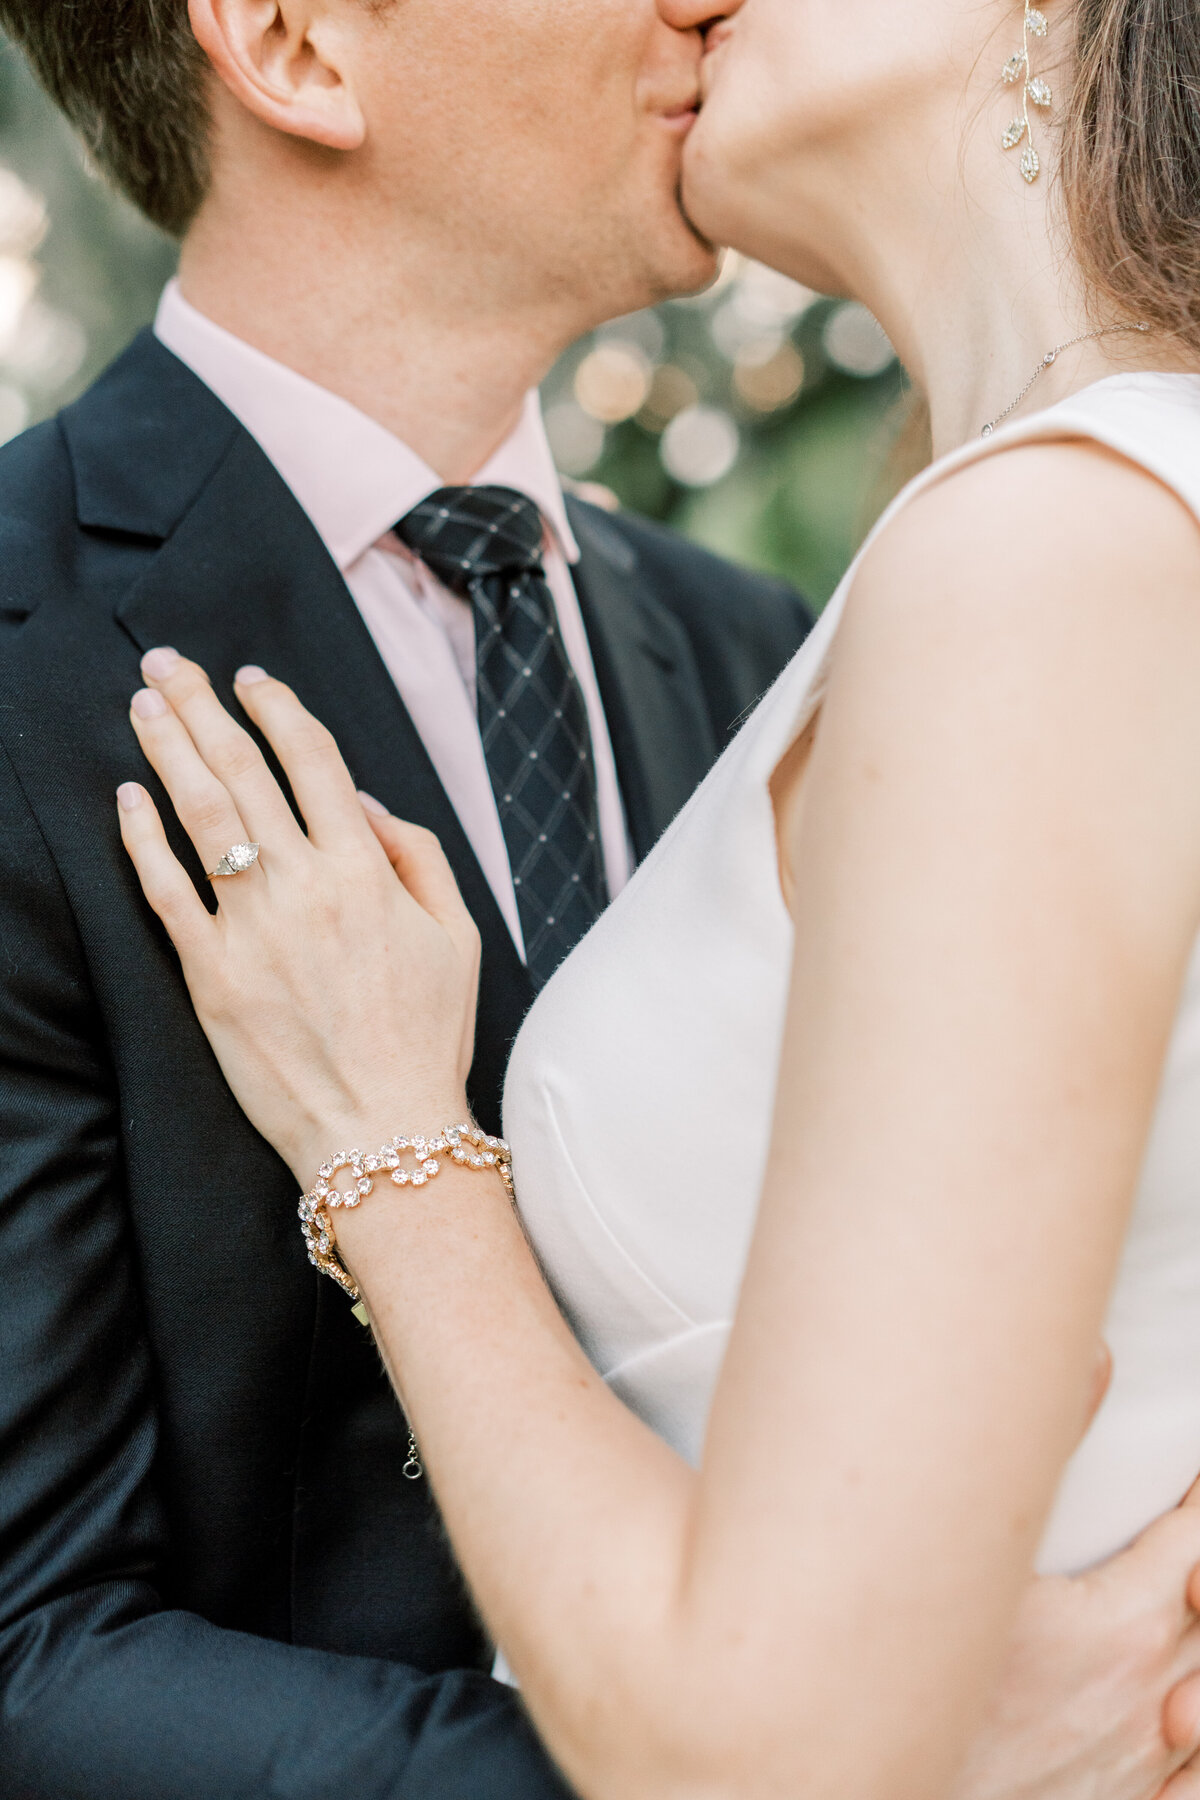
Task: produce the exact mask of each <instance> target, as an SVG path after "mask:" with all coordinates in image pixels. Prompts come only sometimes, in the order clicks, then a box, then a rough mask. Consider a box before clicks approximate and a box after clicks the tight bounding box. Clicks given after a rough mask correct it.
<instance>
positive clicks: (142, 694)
mask: <svg viewBox="0 0 1200 1800" xmlns="http://www.w3.org/2000/svg"><path fill="white" fill-rule="evenodd" d="M133 710H134V712H135V713H136V714H137V716H138V718H139V719H161V718H162V716H163V714H164V713H165V712H166V710H167V703H166V701H165V700H164V699H163V697H162V695H161V694H156V693H155V691H154V689H153V688H139V689H138V691H137V693H136V694H135V695H134V696H133Z"/></svg>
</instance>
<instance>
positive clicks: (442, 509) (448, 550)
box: [396, 487, 607, 988]
mask: <svg viewBox="0 0 1200 1800" xmlns="http://www.w3.org/2000/svg"><path fill="white" fill-rule="evenodd" d="M396 531H397V534H398V536H399V537H400V538H401V539H402V540H403V542H404V543H406V544H407V545H408V546H409V548H410V549H411V550H412V551H413V552H414V553H415V554H416V555H417V556H419V557H420V558H421V560H422V562H424V563H425V564H426V566H427V567H428V568H429V569H430V570H431V571H432V572H433V574H434V575H436V576H437V578H438V580H439V581H441V582H443V583H444V585H445V586H446V587H448V588H450V589H451V591H452V592H454V593H456V594H461V595H462V596H463V598H464V599H467V600H469V601H470V603H471V607H472V610H473V612H474V615H475V662H476V685H477V693H478V715H479V730H480V735H481V737H482V739H483V748H484V754H485V756H486V758H487V766H488V773H489V775H490V776H491V781H492V791H493V793H494V795H495V798H496V805H497V808H498V810H499V813H500V823H501V825H502V826H503V829H504V841H505V844H506V846H507V848H508V858H509V863H510V865H511V868H512V876H513V884H514V888H515V891H516V895H517V906H518V909H519V912H520V916H521V930H522V932H523V934H524V938H525V955H526V961H527V963H528V965H529V971H530V974H531V976H532V977H533V981H534V985H535V986H536V987H539V988H540V987H542V986H543V985H544V983H545V982H546V981H547V980H548V979H549V977H550V976H551V975H552V974H553V972H554V970H555V969H556V968H557V967H558V965H559V963H560V962H561V961H562V959H563V958H564V957H565V956H566V955H567V953H568V952H569V951H570V950H572V949H573V948H574V947H575V945H576V944H577V943H578V942H579V939H580V938H581V937H582V936H583V934H584V932H585V931H587V930H588V928H589V926H591V925H593V924H594V923H595V921H596V919H597V918H598V917H599V915H600V913H601V911H602V910H603V908H604V905H605V902H606V900H607V890H606V886H605V877H604V863H603V854H602V850H601V844H600V823H599V810H598V805H597V798H596V768H595V760H594V757H593V754H592V741H591V733H590V731H589V729H588V719H587V707H586V705H585V702H584V698H583V694H582V692H581V690H580V687H579V682H578V680H577V679H576V676H575V671H574V670H573V669H572V667H571V664H570V661H569V659H568V657H567V653H566V650H565V649H564V647H563V642H562V637H561V635H560V633H559V629H558V620H557V616H556V613H555V609H554V597H553V595H552V594H551V592H550V589H549V586H548V585H547V582H546V575H545V570H544V568H543V566H542V539H543V526H542V517H541V514H540V513H539V511H538V509H537V507H536V506H535V504H534V503H533V501H532V500H530V499H529V498H528V497H527V496H526V495H524V494H519V493H517V492H516V491H515V490H514V489H512V488H502V487H483V488H443V489H441V490H440V491H439V492H438V493H436V494H431V495H430V497H429V499H428V500H425V501H422V503H421V505H420V506H418V507H415V508H414V509H413V511H412V512H411V513H409V515H408V517H407V518H405V519H403V520H401V522H400V524H399V525H398V526H397V527H396Z"/></svg>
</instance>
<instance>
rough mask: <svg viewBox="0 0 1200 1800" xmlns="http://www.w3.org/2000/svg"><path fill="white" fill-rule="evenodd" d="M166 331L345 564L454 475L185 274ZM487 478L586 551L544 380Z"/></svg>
mask: <svg viewBox="0 0 1200 1800" xmlns="http://www.w3.org/2000/svg"><path fill="white" fill-rule="evenodd" d="M154 331H155V335H156V337H157V338H158V339H159V342H160V343H162V344H164V345H165V346H166V348H167V349H168V350H170V351H171V352H172V353H173V354H174V355H175V356H177V357H178V358H179V360H180V361H181V362H184V363H186V364H187V365H188V367H189V368H190V369H191V370H192V371H193V373H194V374H196V375H198V376H199V377H200V379H201V381H203V382H204V383H205V385H206V386H207V387H209V388H211V389H212V391H213V393H214V394H216V396H217V398H218V400H221V401H222V402H223V403H224V404H225V405H226V406H227V407H228V408H229V410H230V412H231V413H233V414H234V416H235V417H236V418H237V419H238V420H240V422H241V423H242V424H243V425H244V426H245V428H246V430H247V431H248V432H249V433H250V435H251V437H253V438H255V439H256V440H257V442H258V443H259V445H260V446H261V448H262V449H263V450H264V451H265V452H266V454H267V456H269V457H270V459H271V461H272V462H273V463H274V465H275V467H276V469H278V471H279V473H280V475H281V476H282V477H283V479H284V481H286V482H287V484H288V486H289V487H290V488H291V490H292V492H293V494H295V496H296V499H297V500H298V501H299V502H300V505H301V506H302V507H303V508H304V510H305V512H306V513H307V514H308V516H309V518H310V519H311V520H312V523H313V525H314V526H315V528H316V530H317V532H318V533H319V534H320V537H321V539H322V540H323V542H324V544H325V546H326V548H327V549H328V551H329V553H330V555H331V556H332V557H333V559H334V561H335V562H336V563H337V565H338V568H339V569H340V570H341V571H342V573H343V574H345V572H346V571H347V570H348V569H349V568H351V567H352V566H353V564H354V563H356V562H357V561H358V559H359V557H360V556H362V555H363V554H364V552H365V551H367V550H369V549H370V548H371V546H372V545H373V544H377V543H378V542H379V541H380V539H381V538H384V537H386V536H387V534H388V533H389V532H390V531H391V529H392V527H393V526H394V525H396V524H397V523H398V521H399V520H401V519H402V518H404V517H405V515H406V514H407V513H410V512H411V511H412V509H413V507H414V506H417V505H419V504H420V502H421V501H422V500H426V499H428V497H429V495H430V494H432V493H435V492H436V491H437V489H438V488H440V487H444V486H445V483H444V482H443V481H442V479H441V478H440V476H438V475H437V474H435V473H434V471H433V470H432V469H431V468H430V467H429V465H428V464H427V463H426V462H424V461H423V459H422V458H421V457H419V456H418V455H417V453H416V451H415V450H410V449H409V447H408V445H407V444H405V443H403V442H402V441H401V440H400V439H399V438H398V437H396V436H395V435H394V434H393V433H392V432H390V431H388V430H387V429H386V428H385V427H384V426H383V425H380V424H379V423H378V422H377V421H376V420H374V419H372V418H369V417H368V415H367V414H366V413H364V412H360V411H359V409H358V407H356V406H352V405H351V404H350V402H349V401H348V400H343V399H342V398H341V397H340V395H338V394H334V393H331V392H330V391H329V389H328V388H323V387H320V386H318V384H317V383H316V382H314V381H309V380H308V378H307V377H306V376H304V375H298V374H297V373H296V371H295V370H294V369H289V368H288V367H287V366H286V364H284V363H281V362H277V361H276V360H275V358H274V357H271V356H267V355H266V354H265V353H264V352H263V351H261V350H256V349H255V348H254V347H253V346H252V345H251V344H247V343H245V342H244V341H243V339H241V338H239V337H235V336H234V334H233V333H232V332H230V331H226V330H225V329H224V327H223V326H221V325H216V324H214V323H213V321H212V320H211V319H209V318H206V317H205V315H204V314H203V313H201V312H198V311H197V310H196V308H195V307H194V306H192V305H191V304H190V303H189V302H188V301H187V300H185V299H184V297H183V294H182V293H181V292H180V288H179V283H178V281H170V282H168V284H167V287H166V289H165V290H164V292H163V296H162V299H161V301H160V302H159V307H158V315H157V317H156V319H155V322H154ZM475 484H476V485H477V486H481V487H482V486H485V485H487V486H498V487H511V488H516V489H517V491H518V492H519V493H523V494H528V496H529V498H530V499H531V500H533V501H534V502H535V504H536V505H537V507H538V510H539V511H540V512H541V515H542V519H543V521H544V522H545V524H546V526H547V527H548V529H549V531H550V534H551V536H552V538H553V539H554V541H555V542H556V544H557V547H558V549H559V550H560V551H561V552H562V554H563V556H564V557H565V558H566V560H567V561H568V562H571V563H573V562H577V561H578V560H579V546H578V544H577V543H576V541H575V535H574V533H573V532H572V530H571V525H570V521H569V520H568V518H567V509H566V503H565V501H564V499H563V491H562V484H561V482H560V481H559V478H558V473H557V470H556V469H555V467H554V458H553V456H552V455H551V452H550V445H549V443H548V442H547V439H546V430H545V426H544V424H543V422H542V409H541V401H540V399H539V397H538V394H537V390H536V389H531V391H530V392H529V393H528V394H527V395H526V396H525V400H524V404H523V405H522V408H521V416H520V419H519V420H518V421H517V424H516V426H515V428H514V429H513V431H512V433H511V434H510V435H509V437H508V438H506V439H505V441H504V443H503V444H501V446H500V448H499V449H498V450H497V451H496V452H495V454H494V455H493V456H491V457H489V459H488V461H487V462H486V463H485V464H484V466H483V468H482V469H480V471H479V473H478V474H477V475H476V476H475Z"/></svg>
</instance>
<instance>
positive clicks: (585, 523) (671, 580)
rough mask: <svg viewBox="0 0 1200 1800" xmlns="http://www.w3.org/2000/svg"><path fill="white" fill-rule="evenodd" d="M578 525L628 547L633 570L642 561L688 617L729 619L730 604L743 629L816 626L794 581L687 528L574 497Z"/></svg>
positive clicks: (665, 596) (611, 545) (666, 597)
mask: <svg viewBox="0 0 1200 1800" xmlns="http://www.w3.org/2000/svg"><path fill="white" fill-rule="evenodd" d="M571 516H572V519H573V521H574V522H575V524H576V526H577V527H579V526H582V527H583V532H584V534H585V535H586V536H588V537H590V538H591V539H592V540H593V541H596V540H599V541H600V542H601V544H602V545H603V546H604V547H605V548H607V549H608V550H609V553H610V555H611V554H612V552H613V551H614V550H617V551H619V552H623V553H624V555H625V556H626V557H627V558H628V559H629V567H630V570H631V571H632V569H633V568H634V567H635V566H637V567H638V569H639V572H640V574H641V576H642V579H643V580H648V581H649V582H650V584H651V585H652V586H653V587H654V589H655V592H656V597H657V598H658V599H660V600H661V601H662V602H663V603H664V604H666V605H667V606H669V607H670V608H671V610H672V611H673V612H676V613H678V614H679V615H680V616H681V617H682V618H683V619H684V622H685V623H694V624H696V625H699V624H700V623H701V622H702V621H703V620H705V619H706V618H707V617H708V615H715V616H716V618H717V620H718V621H723V622H724V623H725V624H726V625H727V624H728V620H729V613H730V607H731V605H732V606H735V607H736V608H737V614H738V630H739V633H744V632H747V631H749V632H751V633H754V632H757V631H766V632H775V631H778V630H779V629H780V628H781V627H783V628H785V629H790V630H796V629H798V630H799V631H800V633H801V636H804V635H805V634H807V632H808V631H809V630H810V629H811V627H812V622H813V615H812V610H811V608H810V607H809V605H808V603H807V602H806V601H805V599H804V598H803V596H802V595H801V594H800V593H799V592H798V590H797V589H796V588H794V587H793V586H792V585H791V583H790V582H787V581H783V580H781V579H780V578H779V577H778V576H775V575H764V574H762V573H761V572H760V571H758V570H755V569H748V568H745V567H743V566H742V565H741V564H739V563H733V562H730V561H728V560H727V559H726V558H725V557H723V556H718V555H716V554H715V552H713V551H712V550H707V549H705V548H704V547H703V545H701V544H697V543H695V542H693V540H692V539H691V538H686V537H684V536H683V534H682V532H679V531H674V530H672V529H671V527H669V526H667V525H660V524H658V523H656V522H655V521H654V520H652V519H646V518H643V517H641V516H640V515H639V514H637V513H630V512H624V511H621V512H611V513H610V512H605V511H603V510H602V509H601V508H599V507H596V506H593V505H591V504H590V503H589V502H586V501H581V500H573V501H572V502H571Z"/></svg>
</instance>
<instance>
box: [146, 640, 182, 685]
mask: <svg viewBox="0 0 1200 1800" xmlns="http://www.w3.org/2000/svg"><path fill="white" fill-rule="evenodd" d="M178 666H179V652H178V650H172V649H170V648H169V647H168V646H167V645H165V644H164V645H163V646H162V648H161V649H158V650H147V652H146V654H145V656H143V658H142V674H143V675H144V676H146V678H147V680H149V681H165V680H166V679H167V676H168V675H170V674H172V673H173V672H174V670H175V669H177V668H178Z"/></svg>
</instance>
